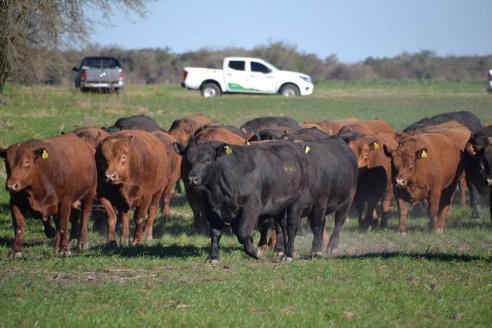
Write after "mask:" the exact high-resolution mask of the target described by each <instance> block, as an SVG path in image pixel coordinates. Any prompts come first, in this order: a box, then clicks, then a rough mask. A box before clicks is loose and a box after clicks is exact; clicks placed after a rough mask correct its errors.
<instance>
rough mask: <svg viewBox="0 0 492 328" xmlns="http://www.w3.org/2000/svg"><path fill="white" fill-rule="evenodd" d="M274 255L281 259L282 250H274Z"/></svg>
mask: <svg viewBox="0 0 492 328" xmlns="http://www.w3.org/2000/svg"><path fill="white" fill-rule="evenodd" d="M275 256H276V257H278V258H279V259H281V258H282V257H283V256H284V252H275Z"/></svg>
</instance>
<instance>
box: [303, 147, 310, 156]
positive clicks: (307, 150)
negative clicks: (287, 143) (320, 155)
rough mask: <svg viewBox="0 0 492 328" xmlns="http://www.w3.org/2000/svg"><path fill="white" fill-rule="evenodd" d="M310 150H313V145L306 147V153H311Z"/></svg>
mask: <svg viewBox="0 0 492 328" xmlns="http://www.w3.org/2000/svg"><path fill="white" fill-rule="evenodd" d="M310 150H311V147H309V146H306V147H305V148H304V151H305V152H306V154H307V153H309V151H310Z"/></svg>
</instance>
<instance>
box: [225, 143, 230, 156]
mask: <svg viewBox="0 0 492 328" xmlns="http://www.w3.org/2000/svg"><path fill="white" fill-rule="evenodd" d="M224 149H225V152H226V154H227V155H230V154H232V149H231V147H230V146H229V145H227V146H225V147H224Z"/></svg>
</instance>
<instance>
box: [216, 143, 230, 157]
mask: <svg viewBox="0 0 492 328" xmlns="http://www.w3.org/2000/svg"><path fill="white" fill-rule="evenodd" d="M230 154H232V148H231V146H230V145H228V144H222V145H220V146H219V147H217V148H216V150H215V158H216V159H217V158H220V157H222V156H226V155H230Z"/></svg>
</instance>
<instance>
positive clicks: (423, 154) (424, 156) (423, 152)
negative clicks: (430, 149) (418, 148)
mask: <svg viewBox="0 0 492 328" xmlns="http://www.w3.org/2000/svg"><path fill="white" fill-rule="evenodd" d="M428 156H429V155H428V154H427V151H425V150H422V154H420V157H422V158H427V157H428Z"/></svg>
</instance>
